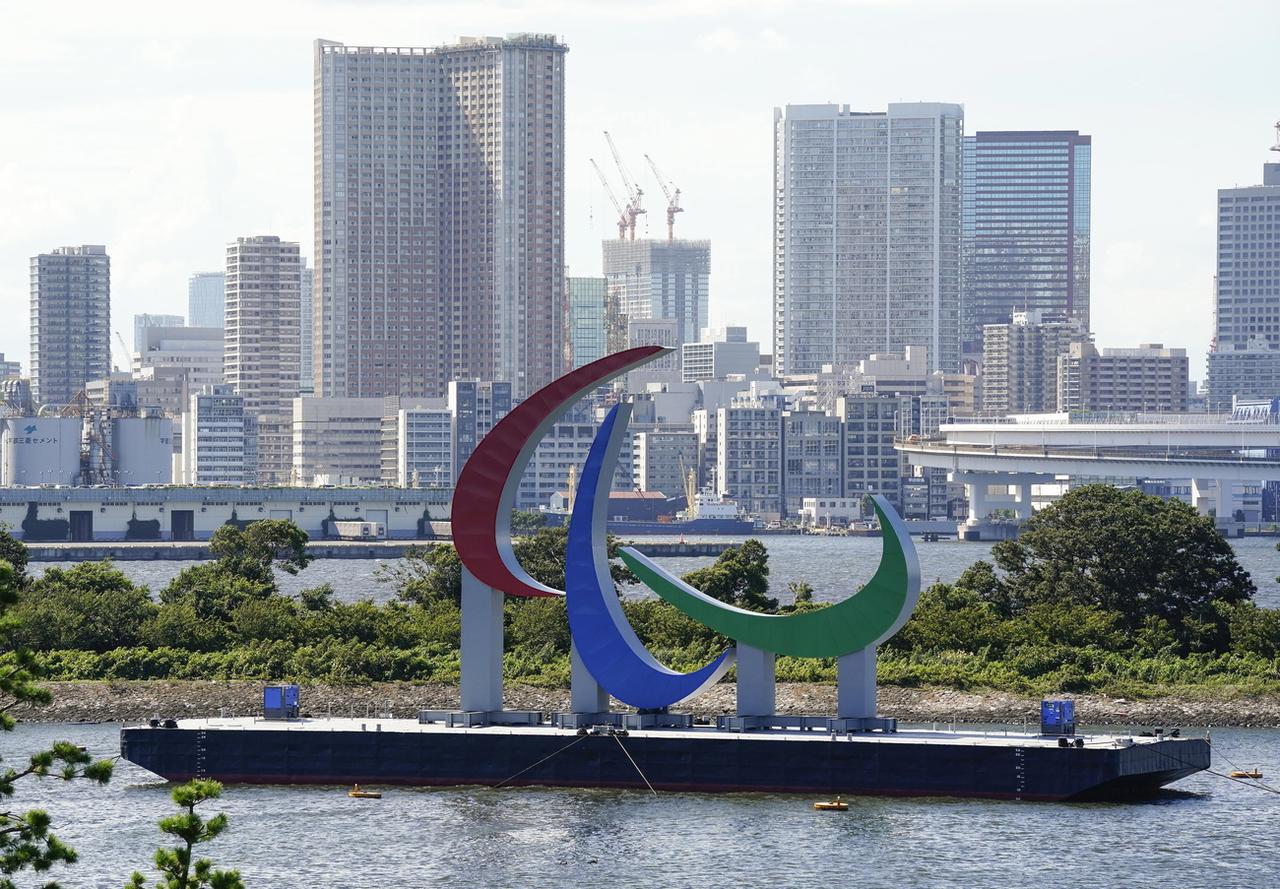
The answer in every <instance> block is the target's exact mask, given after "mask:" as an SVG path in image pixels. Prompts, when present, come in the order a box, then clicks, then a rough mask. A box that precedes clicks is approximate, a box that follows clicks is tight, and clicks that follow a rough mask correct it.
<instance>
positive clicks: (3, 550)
mask: <svg viewBox="0 0 1280 889" xmlns="http://www.w3.org/2000/svg"><path fill="white" fill-rule="evenodd" d="M30 558H31V556H30V553H29V552H28V551H27V545H26V544H25V543H23V542H22V541H21V540H19V539H18V538H16V537H14V536H13V535H12V534H10V533H9V532H8V531H5V530H4V529H2V528H0V562H8V563H9V567H10V568H12V569H13V576H14V582H15V583H17V585H18V586H19V587H21V586H22V585H23V584H25V583H26V582H27V562H28V561H29V560H30Z"/></svg>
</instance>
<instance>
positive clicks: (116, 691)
mask: <svg viewBox="0 0 1280 889" xmlns="http://www.w3.org/2000/svg"><path fill="white" fill-rule="evenodd" d="M265 684H266V683H265V682H258V681H249V680H226V681H213V680H167V679H137V680H82V681H69V682H45V683H42V685H43V686H44V687H46V688H48V689H49V690H50V691H51V692H52V693H53V703H51V704H50V705H48V706H44V707H31V706H26V705H23V706H17V707H14V708H13V709H12V710H11V711H10V712H11V714H12V715H13V716H14V717H15V718H16V719H18V721H19V722H33V723H76V722H85V723H108V722H120V723H126V722H140V721H143V720H146V719H148V718H151V717H153V716H160V717H173V718H176V719H181V718H184V717H185V718H188V719H190V718H199V717H207V716H218V715H219V714H220V712H221V711H223V710H225V711H226V712H227V715H229V716H231V715H236V716H248V715H252V714H254V713H260V712H261V710H262V687H263V685H265ZM777 689H778V706H777V710H778V713H780V714H813V713H834V712H835V694H836V689H835V686H834V685H826V684H821V683H807V682H791V683H783V682H780V683H778V686H777ZM301 696H302V710H303V712H304V713H309V714H311V715H313V716H317V717H318V716H323V715H328V714H332V715H334V716H348V715H374V714H380V713H386V712H390V713H391V714H392V715H394V716H396V717H400V718H410V717H415V716H416V715H417V712H418V710H420V709H453V708H456V707H457V706H458V686H457V685H456V684H454V683H440V682H425V683H410V682H375V683H370V684H367V685H331V684H325V683H304V684H302V694H301ZM1061 697H1064V698H1070V699H1072V700H1074V701H1075V702H1076V719H1077V721H1078V722H1079V723H1081V724H1083V725H1091V726H1108V725H1133V726H1157V725H1162V726H1165V727H1168V728H1173V727H1180V726H1181V727H1205V726H1231V727H1242V728H1263V727H1266V728H1277V727H1280V695H1268V696H1262V697H1253V698H1238V699H1235V700H1224V699H1222V698H1220V697H1219V698H1213V699H1199V698H1191V697H1185V696H1175V695H1168V696H1161V697H1153V698H1143V699H1125V698H1111V697H1106V696H1102V695H1090V694H1079V695H1075V694H1064V695H1062V696H1061ZM505 698H506V705H507V706H508V707H509V708H512V709H521V710H542V711H544V712H556V711H563V710H567V709H568V706H569V690H568V689H567V688H541V687H538V686H531V685H524V684H520V683H515V682H512V683H508V684H507V687H506V694H505ZM1039 701H1040V699H1039V698H1038V697H1029V696H1026V695H1019V694H1012V693H1009V692H1001V691H993V690H982V691H958V690H955V689H946V688H902V687H897V686H882V687H881V688H880V692H879V709H880V712H881V713H882V714H883V715H885V716H893V717H896V718H898V719H899V720H900V721H902V722H963V723H1003V724H1008V725H1021V724H1023V723H1027V724H1031V725H1034V724H1036V723H1037V721H1038V720H1039V713H1040V711H1039ZM734 704H735V687H734V686H733V685H732V684H727V683H722V684H720V685H717V686H715V687H714V688H712V689H710V690H708V691H707V692H706V693H704V694H703V695H702V696H701V697H700V698H699V699H698V701H697V703H696V705H694V706H690V707H682V708H680V709H681V711H682V712H691V713H693V714H695V715H698V716H719V715H722V714H726V713H732V712H733V709H734Z"/></svg>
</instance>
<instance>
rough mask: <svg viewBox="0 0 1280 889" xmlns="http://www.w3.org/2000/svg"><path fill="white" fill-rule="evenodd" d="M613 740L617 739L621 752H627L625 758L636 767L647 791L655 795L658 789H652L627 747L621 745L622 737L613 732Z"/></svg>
mask: <svg viewBox="0 0 1280 889" xmlns="http://www.w3.org/2000/svg"><path fill="white" fill-rule="evenodd" d="M613 740H615V741H617V742H618V746H619V747H622V752H623V753H626V754H627V759H630V760H631V764H632V765H633V766H635V767H636V771H637V772H639V773H640V780H642V781H644V783H645V786H646V787H648V788H649V792H650V793H652V794H653V795H654V796H657V795H658V791H656V790H654V789H653V785H652V784H650V783H649V779H648V778H646V777H645V776H644V772H643V771H641V769H640V766H639V765H638V764H637V763H636V761H635V760H634V759H632V757H631V754H630V753H629V752H628V751H627V748H626V747H624V746H623V744H622V739H621V738H619V737H618V735H617V733H615V734H614V736H613Z"/></svg>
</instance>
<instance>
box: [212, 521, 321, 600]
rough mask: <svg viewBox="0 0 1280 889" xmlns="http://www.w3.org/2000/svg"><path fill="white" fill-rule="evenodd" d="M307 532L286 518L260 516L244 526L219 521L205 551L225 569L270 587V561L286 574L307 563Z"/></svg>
mask: <svg viewBox="0 0 1280 889" xmlns="http://www.w3.org/2000/svg"><path fill="white" fill-rule="evenodd" d="M307 540H308V538H307V532H306V531H303V530H302V529H301V528H299V527H298V526H297V525H295V524H294V523H293V522H291V521H289V520H287V519H261V520H259V521H256V522H250V523H249V524H248V525H246V526H245V527H244V529H241V528H239V527H238V526H236V525H223V526H222V527H221V528H219V529H218V530H217V531H214V532H213V537H212V538H211V539H210V540H209V552H211V553H213V555H215V556H217V557H218V563H219V564H220V565H221V566H222V567H223V568H224V569H226V570H227V571H229V572H230V573H232V574H235V575H238V576H240V577H245V578H248V579H250V580H257V581H259V582H261V583H268V584H271V586H272V587H273V589H274V586H275V577H274V575H273V574H272V565H273V563H274V565H275V567H277V568H279V569H280V570H281V571H284V572H285V573H286V574H297V573H298V572H299V571H300V570H302V569H303V568H305V567H307V565H309V564H310V563H311V556H309V555H307Z"/></svg>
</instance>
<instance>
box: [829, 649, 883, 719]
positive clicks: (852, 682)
mask: <svg viewBox="0 0 1280 889" xmlns="http://www.w3.org/2000/svg"><path fill="white" fill-rule="evenodd" d="M875 715H876V649H875V646H874V645H868V646H867V647H866V648H863V649H860V650H858V651H855V652H853V653H852V654H846V655H843V656H841V657H840V658H837V659H836V718H837V719H871V718H874V717H875Z"/></svg>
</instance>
